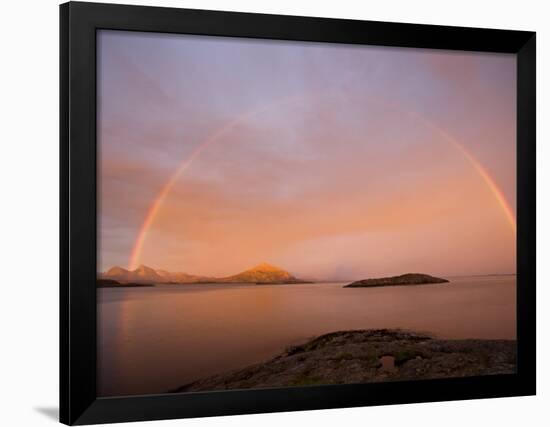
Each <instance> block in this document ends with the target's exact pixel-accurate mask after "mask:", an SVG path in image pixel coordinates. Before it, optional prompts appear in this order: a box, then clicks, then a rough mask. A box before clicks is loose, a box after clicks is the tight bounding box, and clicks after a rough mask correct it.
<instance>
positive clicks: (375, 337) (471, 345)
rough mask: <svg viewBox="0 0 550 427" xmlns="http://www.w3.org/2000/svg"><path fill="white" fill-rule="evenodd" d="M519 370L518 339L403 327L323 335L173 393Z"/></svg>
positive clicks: (448, 376)
mask: <svg viewBox="0 0 550 427" xmlns="http://www.w3.org/2000/svg"><path fill="white" fill-rule="evenodd" d="M515 370H516V341H513V340H479V339H467V340H441V339H437V338H433V337H431V336H429V335H426V334H420V333H415V332H409V331H403V330H398V329H367V330H355V331H339V332H333V333H329V334H325V335H321V336H319V337H317V338H315V339H312V340H310V341H308V342H306V343H304V344H301V345H298V346H291V347H289V348H287V349H286V351H284V352H283V353H282V354H280V355H278V356H276V357H275V358H273V359H271V360H269V361H266V362H264V363H259V364H256V365H252V366H248V367H246V368H243V369H239V370H235V371H232V372H228V373H224V374H220V375H215V376H212V377H209V378H204V379H201V380H198V381H195V382H192V383H190V384H186V385H183V386H181V387H178V388H177V389H174V390H171V392H175V393H180V392H192V391H212V390H230V389H247V388H269V387H292V386H308V385H323V384H354V383H367V382H380V381H402V380H419V379H430V378H450V377H467V376H477V375H495V374H511V373H514V372H515Z"/></svg>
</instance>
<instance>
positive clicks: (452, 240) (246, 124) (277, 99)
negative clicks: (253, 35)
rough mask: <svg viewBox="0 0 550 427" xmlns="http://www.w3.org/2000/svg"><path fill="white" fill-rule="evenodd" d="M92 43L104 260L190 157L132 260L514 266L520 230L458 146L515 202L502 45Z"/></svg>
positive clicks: (113, 260)
mask: <svg viewBox="0 0 550 427" xmlns="http://www.w3.org/2000/svg"><path fill="white" fill-rule="evenodd" d="M99 42H100V46H99V51H98V52H99V88H98V89H99V92H98V93H99V111H98V113H99V114H98V119H99V122H98V123H99V127H98V135H99V161H100V163H99V165H100V166H99V167H100V169H99V176H100V193H99V201H100V220H99V248H100V249H99V254H98V258H99V266H98V268H99V270H101V271H103V270H105V269H107V268H109V267H111V266H113V265H122V266H124V267H127V266H128V264H129V262H130V256H131V253H132V248H133V247H134V246H135V245H136V240H137V239H138V237H139V235H140V230H141V229H142V224H143V222H144V220H145V219H146V217H147V213H148V211H149V210H150V208H151V205H152V203H154V201H155V200H156V199H157V197H158V194H159V192H161V191H162V189H163V187H164V186H165V185H166V183H167V182H168V181H169V180H170V179H171V177H173V176H174V173H175V172H176V171H177V170H178V168H180V166H181V165H182V164H186V166H185V167H184V168H183V170H182V172H181V173H180V175H179V176H178V177H177V179H176V180H175V181H174V185H173V187H171V189H170V191H169V192H168V193H167V194H166V197H165V198H164V199H163V202H162V204H160V205H159V206H160V207H159V209H158V212H157V214H156V215H155V216H154V220H153V221H152V222H151V225H150V227H149V228H148V230H147V233H146V234H145V238H144V240H143V248H142V250H141V252H140V253H139V257H138V260H139V262H140V263H144V264H146V265H149V266H152V267H154V268H163V269H167V270H171V271H185V272H188V273H192V274H203V275H215V276H222V275H227V274H232V273H236V272H239V271H241V270H244V269H246V268H248V267H250V266H253V265H255V264H258V263H260V262H264V261H265V262H269V263H272V264H275V265H279V266H280V267H282V268H285V269H287V270H289V271H291V272H292V273H294V274H296V275H298V276H301V277H306V278H317V279H355V278H363V277H369V276H376V275H386V274H401V273H405V272H425V273H430V274H440V275H458V274H489V273H511V272H515V231H514V230H513V228H512V227H511V225H510V222H509V220H508V219H507V215H506V212H505V210H504V209H503V207H502V205H501V204H500V203H499V201H498V200H497V198H496V197H495V192H494V189H493V190H492V189H491V188H490V186H489V185H488V184H487V182H486V180H484V178H483V177H482V176H481V174H480V173H479V170H476V167H475V166H474V165H473V164H472V162H471V161H469V160H468V158H467V156H465V155H464V154H463V152H462V151H461V150H463V151H464V150H465V151H466V152H467V153H469V155H470V156H471V157H472V158H474V159H475V161H476V162H478V165H480V166H481V167H482V168H483V170H484V171H486V173H487V174H488V176H490V177H491V180H492V181H493V183H494V184H495V185H496V187H498V190H499V191H500V192H501V193H502V195H503V197H504V198H505V199H506V203H507V204H509V206H510V208H511V210H512V211H515V203H516V202H515V199H516V188H515V160H516V159H515V114H516V111H515V78H516V74H515V56H513V55H501V54H498V55H497V54H480V53H464V52H447V51H430V50H414V49H396V48H379V47H364V46H363V47H357V46H346V45H331V44H318V43H315V44H306V43H290V42H274V41H254V40H244V39H242V40H237V39H223V38H215V37H210V38H208V37H191V36H172V35H156V34H142V33H124V32H114V31H103V32H101V33H100V35H99ZM228 123H234V124H233V125H231V126H229V127H228ZM224 127H225V128H227V130H226V131H224V132H222V133H221V135H219V136H217V137H216V138H214V139H213V138H212V136H213V135H217V132H218V133H219V130H220V129H224ZM445 135H448V136H450V137H451V138H452V139H453V140H454V141H455V142H456V143H457V144H460V147H462V148H461V149H459V148H457V146H456V144H453V143H450V142H449V140H448V138H446V137H445ZM209 140H210V142H209V143H207V144H206V145H205V141H209ZM193 153H195V155H194V154H193ZM190 158H192V159H193V160H192V161H190V162H189V159H190ZM186 162H187V163H186Z"/></svg>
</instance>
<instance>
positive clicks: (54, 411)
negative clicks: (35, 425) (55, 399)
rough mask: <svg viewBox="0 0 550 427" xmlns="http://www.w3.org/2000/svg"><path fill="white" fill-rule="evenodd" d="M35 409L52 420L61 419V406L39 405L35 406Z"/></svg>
mask: <svg viewBox="0 0 550 427" xmlns="http://www.w3.org/2000/svg"><path fill="white" fill-rule="evenodd" d="M34 410H35V411H36V412H39V413H41V414H42V415H44V416H45V417H47V418H49V419H51V420H52V421H56V422H57V421H59V408H58V407H57V406H49V407H37V408H34Z"/></svg>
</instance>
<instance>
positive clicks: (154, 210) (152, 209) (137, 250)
mask: <svg viewBox="0 0 550 427" xmlns="http://www.w3.org/2000/svg"><path fill="white" fill-rule="evenodd" d="M299 99H303V97H302V96H292V97H288V98H283V99H281V100H279V101H277V102H274V103H271V104H268V105H267V106H263V107H261V108H259V109H255V110H252V111H248V112H246V113H244V114H241V115H239V116H237V117H236V118H235V119H233V120H230V121H229V122H227V123H226V124H225V125H224V126H222V127H221V128H219V129H217V130H216V131H214V132H213V133H212V134H210V135H209V136H208V137H207V138H206V139H205V140H204V141H203V142H202V143H200V144H198V145H197V147H196V148H195V149H194V150H193V151H192V152H191V154H190V155H189V157H187V158H186V159H185V160H184V161H183V162H182V163H181V165H180V166H179V167H178V168H177V169H176V171H175V172H174V173H173V174H172V175H171V176H170V178H169V179H168V181H167V182H166V184H164V186H163V187H162V188H161V190H160V191H159V192H158V194H157V196H156V197H155V199H154V200H153V202H152V203H151V205H150V206H149V209H148V210H147V214H146V215H145V219H144V220H143V223H142V224H141V227H140V229H139V232H138V235H137V238H136V240H135V242H134V246H133V248H132V252H131V255H130V260H129V263H128V269H129V270H134V269H135V268H137V266H138V264H139V260H140V257H141V252H142V250H143V246H144V244H145V240H146V237H147V233H148V231H149V229H150V228H151V225H152V224H153V222H154V221H155V218H156V216H157V215H158V213H159V211H160V209H161V207H162V204H163V202H164V200H165V199H166V197H167V196H168V194H169V193H170V191H171V190H172V188H173V187H174V185H175V183H176V182H177V180H178V178H179V177H180V176H181V175H182V174H183V173H184V172H185V170H187V169H188V168H189V166H190V165H191V164H192V163H193V161H194V160H195V159H196V158H197V157H199V156H200V154H201V153H202V152H203V151H204V150H205V149H206V148H208V147H209V146H210V145H212V144H214V143H215V142H217V141H220V140H222V139H223V138H224V137H225V136H227V135H228V134H230V133H231V132H232V131H233V130H234V129H235V128H237V127H238V126H240V125H242V124H245V123H246V122H247V121H248V120H250V119H252V118H253V117H255V116H257V115H259V114H261V113H263V112H265V111H267V110H269V109H271V108H274V107H278V106H281V105H283V104H287V103H291V102H295V101H297V100H299ZM386 104H387V103H386ZM392 107H393V108H399V107H396V106H395V105H392ZM399 110H401V111H403V112H405V113H406V114H408V115H411V116H413V117H414V118H416V119H418V120H420V121H421V122H422V123H424V124H425V125H426V126H427V127H429V128H431V129H432V130H434V131H436V132H437V133H438V134H439V135H440V136H441V137H442V138H443V139H444V140H445V141H447V142H448V143H449V144H450V145H451V146H453V147H454V148H455V149H457V150H458V151H459V152H460V153H461V155H462V156H463V157H464V158H465V160H466V161H467V162H468V163H469V164H470V165H471V166H472V167H473V168H474V170H475V171H476V172H477V174H478V175H479V176H480V177H481V178H482V179H483V182H484V183H485V185H486V186H487V188H488V189H489V190H490V192H491V194H492V195H493V197H494V198H495V199H496V201H497V202H498V204H499V206H500V207H501V209H502V211H503V212H504V214H505V216H506V220H507V222H508V223H509V225H510V227H511V229H512V230H513V232H514V233H515V232H516V228H517V227H516V218H515V215H514V212H513V209H512V208H511V206H510V204H509V203H508V201H507V200H506V197H505V196H504V194H503V193H502V191H501V190H500V188H499V187H498V185H497V184H496V182H495V180H494V179H493V178H492V177H491V175H490V174H489V172H488V171H487V169H486V168H484V167H483V165H482V164H481V163H479V161H477V159H476V158H475V157H474V156H473V155H472V154H471V153H470V152H469V151H468V150H467V149H466V148H465V147H464V146H463V145H462V144H460V143H459V142H458V141H457V140H456V139H455V138H453V137H452V136H451V135H450V134H449V133H448V132H446V131H445V130H444V129H442V128H440V127H439V126H437V125H436V124H435V123H433V122H432V121H430V120H428V119H427V118H426V117H424V116H422V115H419V114H418V113H416V112H413V111H406V110H403V109H401V108H399Z"/></svg>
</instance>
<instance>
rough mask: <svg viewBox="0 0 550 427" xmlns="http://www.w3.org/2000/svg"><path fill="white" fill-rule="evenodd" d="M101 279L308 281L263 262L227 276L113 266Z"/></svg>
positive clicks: (252, 281)
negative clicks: (128, 268)
mask: <svg viewBox="0 0 550 427" xmlns="http://www.w3.org/2000/svg"><path fill="white" fill-rule="evenodd" d="M100 279H108V280H116V281H117V282H121V283H129V282H131V283H258V284H264V283H265V284H268V283H281V284H286V283H308V282H307V281H305V280H301V279H298V278H297V277H295V276H293V275H292V274H290V273H289V272H288V271H285V270H283V269H281V268H279V267H275V266H273V265H270V264H267V263H262V264H259V265H257V266H255V267H253V268H251V269H248V270H245V271H243V272H241V273H238V274H235V275H232V276H227V277H208V276H196V275H193V274H187V273H182V272H176V273H174V272H170V271H166V270H155V269H153V268H151V267H147V266H145V265H140V266H139V267H138V268H136V269H135V270H127V269H125V268H122V267H118V266H116V267H112V268H110V269H109V270H107V271H106V272H105V273H101V274H100Z"/></svg>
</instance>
